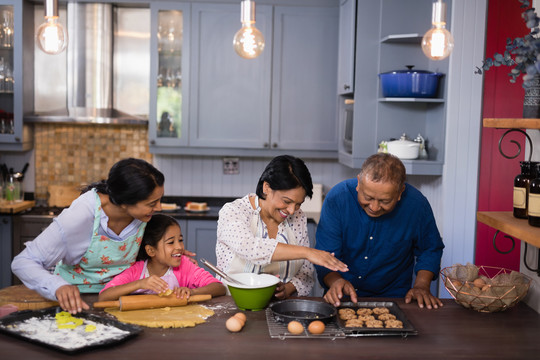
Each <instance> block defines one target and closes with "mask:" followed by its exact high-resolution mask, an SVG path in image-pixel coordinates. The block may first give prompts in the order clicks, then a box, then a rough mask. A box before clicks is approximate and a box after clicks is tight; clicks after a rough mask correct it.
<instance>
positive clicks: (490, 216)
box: [476, 211, 540, 247]
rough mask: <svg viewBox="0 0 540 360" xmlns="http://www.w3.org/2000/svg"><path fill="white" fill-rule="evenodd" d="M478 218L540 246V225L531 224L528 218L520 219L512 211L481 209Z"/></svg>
mask: <svg viewBox="0 0 540 360" xmlns="http://www.w3.org/2000/svg"><path fill="white" fill-rule="evenodd" d="M476 219H477V220H478V221H479V222H481V223H483V224H486V225H488V226H491V227H492V228H494V229H496V230H500V231H502V232H504V233H506V234H508V235H510V236H512V237H516V238H518V239H520V240H522V241H525V242H527V243H529V244H531V245H533V246H536V247H540V227H534V226H531V225H529V223H528V221H527V219H518V218H515V217H514V216H513V215H512V212H511V211H479V212H477V213H476Z"/></svg>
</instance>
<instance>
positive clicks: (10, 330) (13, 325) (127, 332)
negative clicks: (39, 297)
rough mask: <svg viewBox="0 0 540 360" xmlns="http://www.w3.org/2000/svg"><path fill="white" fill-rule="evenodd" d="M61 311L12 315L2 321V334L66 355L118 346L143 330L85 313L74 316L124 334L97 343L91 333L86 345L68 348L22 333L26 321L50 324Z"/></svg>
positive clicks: (20, 312) (59, 309) (26, 311)
mask: <svg viewBox="0 0 540 360" xmlns="http://www.w3.org/2000/svg"><path fill="white" fill-rule="evenodd" d="M60 311H62V309H61V308H59V307H53V308H47V309H42V310H23V311H18V312H14V313H11V314H9V315H7V316H5V317H3V318H1V319H0V333H4V334H7V335H11V336H14V337H17V338H19V339H21V340H25V341H29V342H31V343H34V344H38V345H42V346H45V347H48V348H51V349H55V350H58V351H61V352H64V353H69V354H75V353H79V352H83V351H87V350H90V349H95V348H101V347H105V346H110V345H114V344H118V343H120V342H123V341H126V340H127V339H130V338H132V337H134V336H136V335H138V334H139V333H140V332H142V329H141V328H140V327H138V326H135V325H130V324H125V323H122V322H120V321H117V320H114V319H108V318H105V317H102V316H98V315H94V314H90V313H85V312H82V313H78V314H76V315H73V317H75V318H78V319H82V320H83V321H84V323H83V325H84V324H92V323H96V324H102V325H105V326H108V327H109V328H110V330H114V329H112V328H116V329H118V330H122V331H123V333H122V334H118V335H117V336H115V337H113V338H112V337H111V338H105V339H102V340H97V341H92V338H91V333H89V335H88V340H89V341H87V343H86V344H82V343H78V344H76V345H75V346H70V347H67V345H66V344H64V343H62V341H60V340H58V341H56V342H55V341H52V342H47V341H45V340H41V339H39V338H36V337H35V336H32V334H31V333H29V332H28V331H21V325H22V324H23V323H24V322H25V321H27V320H31V321H44V322H45V321H47V322H50V321H51V320H52V319H54V318H55V315H56V313H58V312H60ZM105 330H107V329H105ZM110 330H109V331H110ZM54 331H57V328H56V329H55V327H54V326H53V327H52V328H51V329H50V331H49V333H54ZM64 331H66V330H64ZM67 331H69V330H67Z"/></svg>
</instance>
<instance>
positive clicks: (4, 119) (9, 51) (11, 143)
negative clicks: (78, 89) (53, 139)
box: [0, 0, 34, 151]
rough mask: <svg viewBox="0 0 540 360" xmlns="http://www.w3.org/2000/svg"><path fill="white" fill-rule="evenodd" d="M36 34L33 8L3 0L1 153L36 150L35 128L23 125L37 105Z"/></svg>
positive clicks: (0, 12)
mask: <svg viewBox="0 0 540 360" xmlns="http://www.w3.org/2000/svg"><path fill="white" fill-rule="evenodd" d="M33 31H34V16H33V8H32V6H31V4H30V3H29V2H28V1H20V0H19V1H15V0H7V1H6V0H0V35H1V36H0V150H1V151H26V150H29V149H31V148H32V144H33V143H32V142H33V134H32V128H31V127H30V126H29V125H25V124H23V115H24V114H25V113H27V112H29V111H31V109H32V108H33V106H34V95H33V88H32V82H33V63H34V56H33V54H34V33H33ZM23 54H24V61H23Z"/></svg>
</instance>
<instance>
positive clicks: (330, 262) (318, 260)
mask: <svg viewBox="0 0 540 360" xmlns="http://www.w3.org/2000/svg"><path fill="white" fill-rule="evenodd" d="M307 249H309V253H308V257H307V260H309V261H310V262H312V263H313V264H315V265H320V266H324V267H325V268H327V269H330V270H332V271H341V272H346V271H349V267H348V266H347V265H346V264H345V263H343V262H341V261H340V260H339V259H338V258H336V257H335V256H334V253H329V252H327V251H323V250H317V249H313V248H307Z"/></svg>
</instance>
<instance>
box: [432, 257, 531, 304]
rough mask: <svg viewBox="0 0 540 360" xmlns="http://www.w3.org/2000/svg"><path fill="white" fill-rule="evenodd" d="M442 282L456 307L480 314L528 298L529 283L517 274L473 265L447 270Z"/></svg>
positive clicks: (511, 271) (448, 268) (498, 268)
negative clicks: (462, 307)
mask: <svg viewBox="0 0 540 360" xmlns="http://www.w3.org/2000/svg"><path fill="white" fill-rule="evenodd" d="M441 278H442V279H443V281H444V287H445V288H446V290H448V292H449V293H450V295H452V297H453V298H454V299H455V301H456V302H457V303H458V304H460V305H462V306H464V307H466V308H468V309H472V310H476V311H479V312H497V311H504V310H506V309H509V308H511V307H512V306H514V305H516V304H517V303H518V302H519V301H520V300H521V299H523V298H524V297H525V295H527V292H528V291H529V287H530V285H531V281H532V280H531V278H530V277H528V276H527V275H524V274H522V273H520V272H518V271H513V270H509V269H505V268H500V267H494V266H476V265H472V264H467V265H461V264H456V265H452V266H449V267H446V268H444V269H442V270H441Z"/></svg>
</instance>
